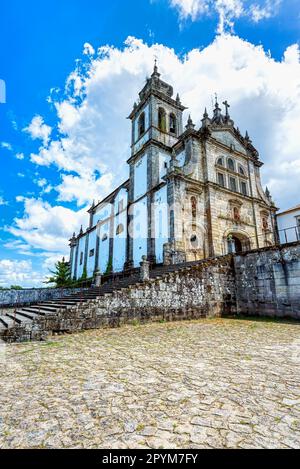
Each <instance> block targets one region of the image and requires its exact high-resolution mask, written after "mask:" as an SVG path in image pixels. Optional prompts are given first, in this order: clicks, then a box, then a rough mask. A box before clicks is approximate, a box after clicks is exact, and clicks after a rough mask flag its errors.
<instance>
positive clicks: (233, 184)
mask: <svg viewBox="0 0 300 469" xmlns="http://www.w3.org/2000/svg"><path fill="white" fill-rule="evenodd" d="M229 187H230V189H231V190H232V191H234V192H237V185H236V179H235V178H233V177H230V178H229Z"/></svg>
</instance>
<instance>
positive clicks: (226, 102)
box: [223, 100, 230, 117]
mask: <svg viewBox="0 0 300 469" xmlns="http://www.w3.org/2000/svg"><path fill="white" fill-rule="evenodd" d="M223 104H224V106H225V109H226V117H229V112H228V109H229V108H230V104H229V103H228V101H227V100H226V101H224V103H223Z"/></svg>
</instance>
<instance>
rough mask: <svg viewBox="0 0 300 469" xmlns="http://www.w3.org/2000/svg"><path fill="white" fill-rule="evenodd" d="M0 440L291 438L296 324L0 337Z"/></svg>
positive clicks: (299, 421) (204, 443)
mask: <svg viewBox="0 0 300 469" xmlns="http://www.w3.org/2000/svg"><path fill="white" fill-rule="evenodd" d="M0 374H1V378H0V379H1V381H0V383H1V390H0V447H1V448H54V447H57V448H210V447H213V448H224V447H226V448H238V447H239V448H254V447H258V448H275V447H280V448H300V325H298V324H295V323H294V324H292V323H282V322H281V323H280V322H264V321H255V320H251V321H250V320H249V321H247V320H231V319H219V320H200V321H190V322H177V323H163V324H147V325H141V326H140V325H136V326H125V327H122V328H120V329H107V330H97V331H88V332H84V333H80V334H74V335H66V336H60V337H54V338H52V339H51V340H49V341H48V342H44V343H26V344H20V345H17V344H15V345H3V344H0Z"/></svg>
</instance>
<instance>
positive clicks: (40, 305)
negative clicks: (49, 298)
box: [29, 303, 57, 313]
mask: <svg viewBox="0 0 300 469" xmlns="http://www.w3.org/2000/svg"><path fill="white" fill-rule="evenodd" d="M29 308H30V306H29ZM34 308H35V309H41V310H42V311H49V312H50V313H55V312H56V311H57V308H55V307H54V306H53V305H52V306H48V305H45V304H44V303H37V304H36V305H34Z"/></svg>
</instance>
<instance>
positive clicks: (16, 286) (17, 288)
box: [10, 285, 23, 290]
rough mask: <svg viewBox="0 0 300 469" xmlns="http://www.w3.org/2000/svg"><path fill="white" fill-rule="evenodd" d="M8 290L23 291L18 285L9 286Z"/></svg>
mask: <svg viewBox="0 0 300 469" xmlns="http://www.w3.org/2000/svg"><path fill="white" fill-rule="evenodd" d="M10 289H11V290H23V287H20V285H11V286H10Z"/></svg>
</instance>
